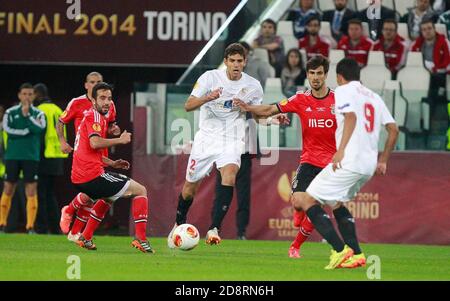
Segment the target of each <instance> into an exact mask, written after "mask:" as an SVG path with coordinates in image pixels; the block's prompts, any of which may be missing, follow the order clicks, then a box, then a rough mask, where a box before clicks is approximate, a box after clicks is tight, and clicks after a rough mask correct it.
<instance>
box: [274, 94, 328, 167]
mask: <svg viewBox="0 0 450 301" xmlns="http://www.w3.org/2000/svg"><path fill="white" fill-rule="evenodd" d="M334 104H335V101H334V91H333V90H331V89H329V90H328V94H327V95H326V96H325V97H323V98H316V97H314V96H313V95H312V92H311V90H307V91H299V92H297V94H296V95H294V96H292V97H291V98H289V99H287V100H286V99H285V100H283V101H281V102H280V103H278V104H277V107H278V109H279V110H280V112H282V113H289V112H292V113H296V114H297V115H298V117H300V121H301V124H302V139H303V150H302V154H301V156H300V163H309V164H312V165H314V166H317V167H321V168H324V167H325V166H327V164H328V163H330V162H331V159H332V158H333V155H334V154H335V153H336V140H335V132H336V117H335V115H334Z"/></svg>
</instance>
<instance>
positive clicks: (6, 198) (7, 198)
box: [0, 193, 12, 226]
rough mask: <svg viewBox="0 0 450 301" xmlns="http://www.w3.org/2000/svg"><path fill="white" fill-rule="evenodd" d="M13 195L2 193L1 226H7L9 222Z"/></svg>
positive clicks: (0, 207) (0, 204) (0, 201)
mask: <svg viewBox="0 0 450 301" xmlns="http://www.w3.org/2000/svg"><path fill="white" fill-rule="evenodd" d="M11 200H12V195H7V194H6V193H2V198H1V199H0V226H6V223H7V221H8V215H9V209H11Z"/></svg>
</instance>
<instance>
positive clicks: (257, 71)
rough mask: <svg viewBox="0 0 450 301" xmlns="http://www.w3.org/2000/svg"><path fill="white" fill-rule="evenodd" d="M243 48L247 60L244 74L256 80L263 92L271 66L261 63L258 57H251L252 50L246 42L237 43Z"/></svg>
mask: <svg viewBox="0 0 450 301" xmlns="http://www.w3.org/2000/svg"><path fill="white" fill-rule="evenodd" d="M239 44H241V45H242V46H243V47H244V50H245V54H246V55H245V57H246V58H247V62H246V64H245V67H244V72H245V73H247V74H248V75H250V76H251V77H254V78H256V79H257V80H258V81H259V82H260V84H261V86H262V88H263V90H264V88H265V86H266V80H267V78H268V77H270V72H271V69H272V66H270V64H269V63H267V62H265V61H263V60H262V59H260V58H259V57H255V56H254V55H253V49H252V48H251V47H250V45H249V44H248V43H247V42H239Z"/></svg>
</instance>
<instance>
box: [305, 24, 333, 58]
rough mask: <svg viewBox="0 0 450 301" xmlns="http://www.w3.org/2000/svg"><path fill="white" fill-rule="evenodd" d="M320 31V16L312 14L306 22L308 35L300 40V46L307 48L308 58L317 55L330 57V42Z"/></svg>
mask: <svg viewBox="0 0 450 301" xmlns="http://www.w3.org/2000/svg"><path fill="white" fill-rule="evenodd" d="M319 31H320V19H319V17H317V16H311V17H310V18H309V19H308V20H307V22H306V35H305V36H304V37H303V38H301V39H300V40H299V42H298V47H299V48H300V49H305V51H306V55H307V57H308V60H309V59H311V58H313V57H315V56H317V55H323V56H324V57H326V58H328V56H329V54H330V48H331V45H330V42H329V41H327V39H326V38H324V37H320V36H319Z"/></svg>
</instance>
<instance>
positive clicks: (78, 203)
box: [66, 192, 90, 215]
mask: <svg viewBox="0 0 450 301" xmlns="http://www.w3.org/2000/svg"><path fill="white" fill-rule="evenodd" d="M89 201H90V198H89V197H88V196H87V195H85V194H84V193H81V192H80V193H79V194H77V196H76V197H74V199H73V200H72V201H71V202H70V203H69V208H67V210H66V212H67V213H68V214H71V215H74V214H75V212H77V210H78V209H80V208H81V207H83V206H85V205H86V204H88V203H89Z"/></svg>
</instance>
